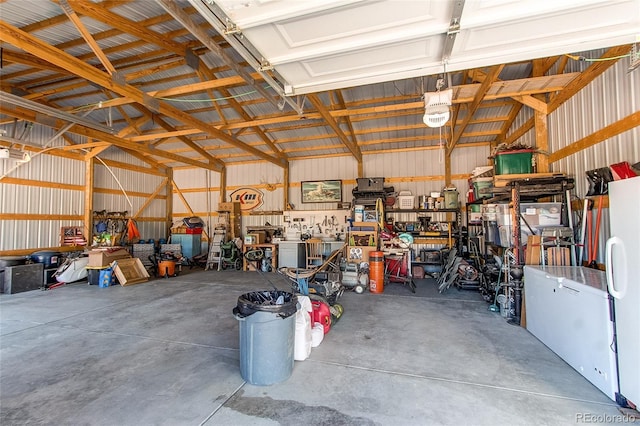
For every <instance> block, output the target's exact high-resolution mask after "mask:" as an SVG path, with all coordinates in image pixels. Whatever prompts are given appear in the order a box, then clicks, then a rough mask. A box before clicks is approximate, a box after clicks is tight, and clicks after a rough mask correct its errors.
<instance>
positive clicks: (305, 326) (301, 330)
mask: <svg viewBox="0 0 640 426" xmlns="http://www.w3.org/2000/svg"><path fill="white" fill-rule="evenodd" d="M298 303H300V308H299V309H298V310H297V311H296V334H295V342H294V350H293V359H294V360H296V361H304V360H305V359H307V358H309V355H311V314H310V312H312V311H313V307H312V306H311V299H309V296H298Z"/></svg>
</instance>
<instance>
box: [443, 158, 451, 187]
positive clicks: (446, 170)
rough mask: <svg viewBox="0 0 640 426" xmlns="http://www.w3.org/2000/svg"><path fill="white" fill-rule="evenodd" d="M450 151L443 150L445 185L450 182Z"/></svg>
mask: <svg viewBox="0 0 640 426" xmlns="http://www.w3.org/2000/svg"><path fill="white" fill-rule="evenodd" d="M451 152H452V151H451ZM451 152H450V151H449V150H445V152H444V184H445V186H448V185H450V184H451Z"/></svg>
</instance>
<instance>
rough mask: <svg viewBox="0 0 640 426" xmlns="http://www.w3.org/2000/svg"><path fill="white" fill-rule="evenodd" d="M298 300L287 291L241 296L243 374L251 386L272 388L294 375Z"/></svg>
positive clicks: (236, 311) (237, 313)
mask: <svg viewBox="0 0 640 426" xmlns="http://www.w3.org/2000/svg"><path fill="white" fill-rule="evenodd" d="M296 310H297V297H296V296H295V295H294V294H292V293H288V292H285V291H254V292H251V293H246V294H243V295H242V296H240V297H238V305H237V306H236V307H235V308H234V309H233V314H234V315H235V317H236V319H237V320H238V322H239V324H240V375H241V376H242V378H243V379H244V380H246V381H247V382H248V383H250V384H252V385H260V386H266V385H273V384H276V383H280V382H283V381H285V380H287V379H288V378H289V376H291V373H292V371H293V364H294V358H293V354H294V342H295V332H296V321H295V313H296Z"/></svg>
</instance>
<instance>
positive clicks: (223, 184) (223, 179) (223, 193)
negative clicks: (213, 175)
mask: <svg viewBox="0 0 640 426" xmlns="http://www.w3.org/2000/svg"><path fill="white" fill-rule="evenodd" d="M225 201H227V168H226V167H225V168H224V169H222V171H221V172H220V199H219V200H218V202H219V203H224V202H225Z"/></svg>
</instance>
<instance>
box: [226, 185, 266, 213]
mask: <svg viewBox="0 0 640 426" xmlns="http://www.w3.org/2000/svg"><path fill="white" fill-rule="evenodd" d="M230 197H231V201H232V202H234V203H240V210H243V211H244V210H253V209H256V208H258V207H260V206H261V205H262V200H263V197H264V195H263V194H262V191H260V190H257V189H253V188H238V189H236V190H235V191H233V192H232V193H231V195H230Z"/></svg>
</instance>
